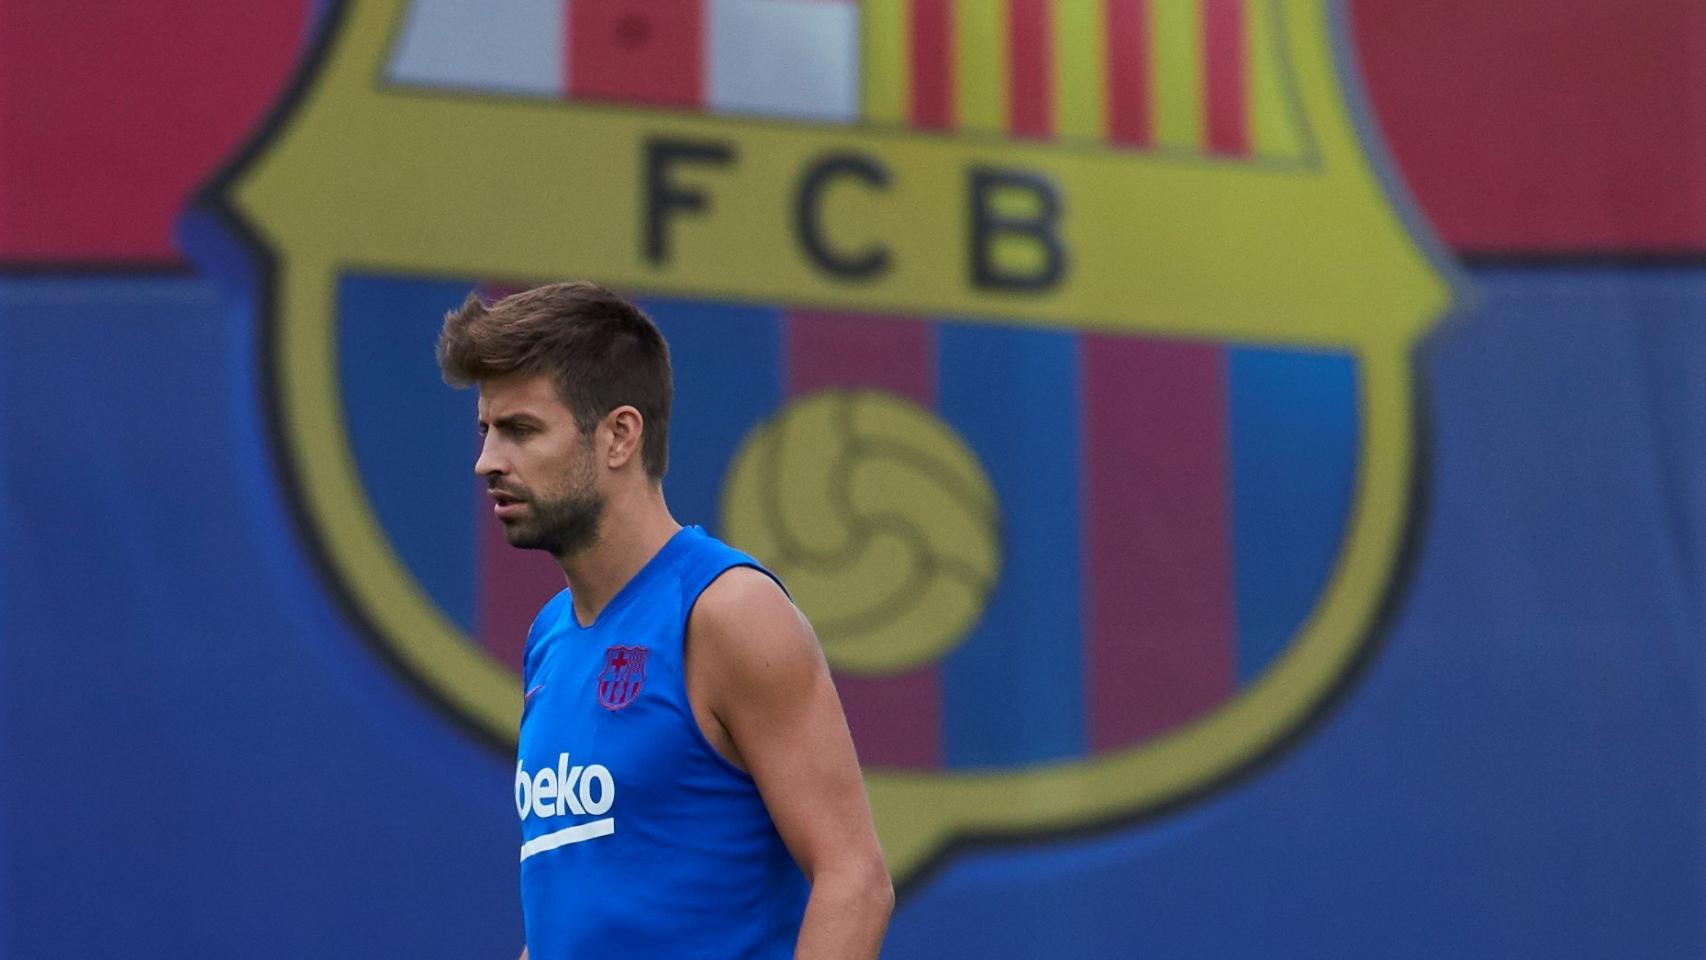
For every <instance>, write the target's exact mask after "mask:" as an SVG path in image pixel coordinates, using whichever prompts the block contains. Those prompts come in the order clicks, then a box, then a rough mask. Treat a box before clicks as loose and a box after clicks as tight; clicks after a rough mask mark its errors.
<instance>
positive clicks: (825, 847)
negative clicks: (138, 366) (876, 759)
mask: <svg viewBox="0 0 1706 960" xmlns="http://www.w3.org/2000/svg"><path fill="white" fill-rule="evenodd" d="M731 586H734V589H732V590H728V591H726V592H725V595H724V596H722V597H719V598H717V599H718V600H720V601H723V602H716V603H714V605H713V606H712V608H711V610H710V611H709V612H710V614H711V615H710V616H709V617H707V618H706V624H705V625H706V627H707V632H708V634H709V635H710V637H711V638H712V642H711V644H710V645H711V646H713V647H714V648H715V650H714V655H715V656H716V657H717V659H718V664H717V669H715V671H714V675H715V677H716V678H717V691H716V694H715V698H716V704H717V706H716V710H717V713H718V718H719V720H721V722H722V723H723V725H724V727H725V728H726V729H727V730H728V731H729V735H730V737H731V739H733V740H734V743H735V747H736V749H737V750H739V752H740V755H741V757H742V758H743V759H744V760H745V762H746V765H747V769H748V772H750V773H751V774H752V777H753V780H754V781H755V782H756V783H757V784H758V789H759V792H760V793H761V794H762V795H763V797H764V802H765V806H766V807H767V808H768V809H769V811H770V817H771V819H772V820H774V821H775V823H776V829H777V831H778V832H779V833H780V834H781V836H782V839H783V841H784V842H785V843H787V845H788V849H789V850H790V851H791V852H792V853H793V855H794V858H795V859H796V860H797V861H799V863H800V866H801V868H802V869H804V870H806V871H807V872H808V874H810V873H811V872H813V871H815V870H818V869H821V868H823V867H825V866H828V865H831V864H832V863H833V862H834V861H835V860H836V859H837V858H841V857H871V856H880V854H879V853H877V845H876V834H875V830H874V828H873V827H872V825H871V814H870V805H869V803H868V801H867V800H866V797H865V786H864V782H863V780H862V779H861V778H860V774H859V763H858V759H857V757H856V755H855V754H854V750H853V740H852V737H851V736H850V735H849V734H848V730H847V720H846V718H845V716H844V715H843V713H842V710H841V701H840V699H839V698H838V697H837V696H836V692H835V685H834V683H833V681H832V680H831V679H830V675H829V666H828V664H827V663H826V662H825V661H824V658H823V652H822V650H821V649H820V648H819V646H818V643H817V638H816V637H815V636H814V635H813V634H812V632H811V627H810V625H809V624H807V623H806V621H805V618H804V617H803V616H801V615H800V613H799V611H798V610H797V609H795V608H794V606H793V605H792V604H791V603H789V602H788V601H787V600H786V598H784V597H783V596H782V595H781V592H780V591H779V590H776V589H775V587H774V585H769V589H765V585H763V584H757V583H754V582H751V581H746V582H740V583H737V584H733V585H731Z"/></svg>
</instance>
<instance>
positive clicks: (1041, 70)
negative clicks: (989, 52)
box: [1007, 0, 1054, 139]
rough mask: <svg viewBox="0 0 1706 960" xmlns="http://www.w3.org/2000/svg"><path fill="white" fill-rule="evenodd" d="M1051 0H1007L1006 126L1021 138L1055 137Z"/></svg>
mask: <svg viewBox="0 0 1706 960" xmlns="http://www.w3.org/2000/svg"><path fill="white" fill-rule="evenodd" d="M1050 5H1051V4H1050V0H1008V13H1009V15H1008V24H1009V27H1008V31H1007V56H1008V60H1009V62H1010V63H1011V64H1012V67H1011V69H1010V71H1009V75H1010V80H1009V85H1008V91H1007V127H1008V129H1009V130H1010V131H1011V132H1012V133H1013V134H1014V135H1015V136H1020V137H1035V138H1039V139H1040V138H1047V137H1052V136H1054V24H1053V21H1052V20H1051V19H1050V16H1049V8H1050Z"/></svg>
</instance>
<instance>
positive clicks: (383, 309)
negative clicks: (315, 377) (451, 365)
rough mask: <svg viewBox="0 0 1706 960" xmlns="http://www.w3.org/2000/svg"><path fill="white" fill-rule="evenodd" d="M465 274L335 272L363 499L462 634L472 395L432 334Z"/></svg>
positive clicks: (347, 401)
mask: <svg viewBox="0 0 1706 960" xmlns="http://www.w3.org/2000/svg"><path fill="white" fill-rule="evenodd" d="M471 289H473V284H469V283H455V282H445V281H429V280H413V279H396V278H391V277H370V276H345V277H342V278H340V280H339V283H338V383H339V387H340V389H341V390H342V391H343V400H344V416H345V422H346V424H347V425H348V428H349V434H350V444H351V446H353V447H354V449H355V460H356V465H357V467H358V468H359V469H360V471H361V478H362V483H363V484H364V486H365V487H366V493H367V498H368V502H369V503H370V504H371V505H372V507H373V511H374V513H375V514H376V515H377V516H378V517H379V521H380V523H381V525H382V526H383V527H384V528H385V533H386V535H387V536H388V537H390V539H391V543H392V546H393V547H394V548H395V549H396V551H397V553H398V555H399V556H401V557H402V558H403V561H404V562H405V563H406V564H407V565H408V568H409V572H411V573H413V574H414V576H415V579H416V580H418V581H419V582H420V584H421V586H422V588H423V589H425V590H426V591H427V595H428V596H431V597H432V598H433V599H434V600H437V601H438V605H439V607H440V608H442V609H443V611H444V613H445V614H446V615H447V616H449V617H450V618H451V619H452V620H454V621H455V622H456V623H457V624H458V625H459V626H461V627H462V629H463V630H465V631H467V632H468V633H470V634H472V633H473V632H474V630H475V629H476V626H475V607H474V590H475V576H474V562H475V557H474V519H475V500H474V495H475V489H476V487H475V482H476V481H475V478H474V458H475V456H476V455H477V454H478V453H479V435H478V433H477V432H476V430H475V427H474V406H475V395H474V393H473V391H470V390H460V391H459V390H453V389H451V388H450V387H448V386H446V385H445V383H444V381H443V380H442V379H441V378H440V376H439V370H438V362H437V360H436V359H434V355H433V345H434V343H435V342H436V339H437V337H438V330H439V326H440V325H441V324H442V323H443V321H444V313H445V311H446V310H452V309H455V308H456V306H457V305H458V304H460V303H461V302H462V299H463V298H464V297H466V296H467V295H468V291H469V290H471Z"/></svg>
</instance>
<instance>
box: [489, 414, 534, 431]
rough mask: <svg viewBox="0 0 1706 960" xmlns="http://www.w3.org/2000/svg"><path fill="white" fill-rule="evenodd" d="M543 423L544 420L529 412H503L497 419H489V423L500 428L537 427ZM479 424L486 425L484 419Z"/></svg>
mask: <svg viewBox="0 0 1706 960" xmlns="http://www.w3.org/2000/svg"><path fill="white" fill-rule="evenodd" d="M544 423H545V421H543V420H541V419H539V418H538V417H536V416H534V415H533V414H531V413H507V414H504V415H503V416H501V417H498V418H497V419H495V420H493V421H491V423H490V424H489V425H490V426H494V427H500V428H502V427H538V426H543V425H544ZM480 425H481V426H487V425H488V424H487V422H486V421H485V420H483V419H482V420H481V421H480Z"/></svg>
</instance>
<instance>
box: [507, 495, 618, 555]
mask: <svg viewBox="0 0 1706 960" xmlns="http://www.w3.org/2000/svg"><path fill="white" fill-rule="evenodd" d="M577 479H578V480H580V481H582V482H580V483H577V484H574V485H572V487H571V489H569V490H568V491H566V492H564V493H563V494H562V495H561V496H557V497H546V498H532V497H530V498H528V500H527V515H526V516H524V517H521V518H517V519H516V520H514V521H511V522H507V523H505V524H504V539H505V540H508V541H509V545H510V546H512V547H516V548H519V549H522V550H544V551H545V552H547V553H549V554H551V555H552V556H554V557H556V558H557V559H559V560H561V559H564V558H566V557H571V556H573V555H575V554H577V553H580V552H581V551H582V550H585V549H587V548H588V547H590V546H592V545H593V544H595V543H597V542H598V533H599V523H600V521H602V520H603V519H604V497H603V496H602V495H601V494H600V493H599V492H598V489H597V487H596V486H594V484H593V482H592V478H591V477H590V476H586V477H580V478H577Z"/></svg>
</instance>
